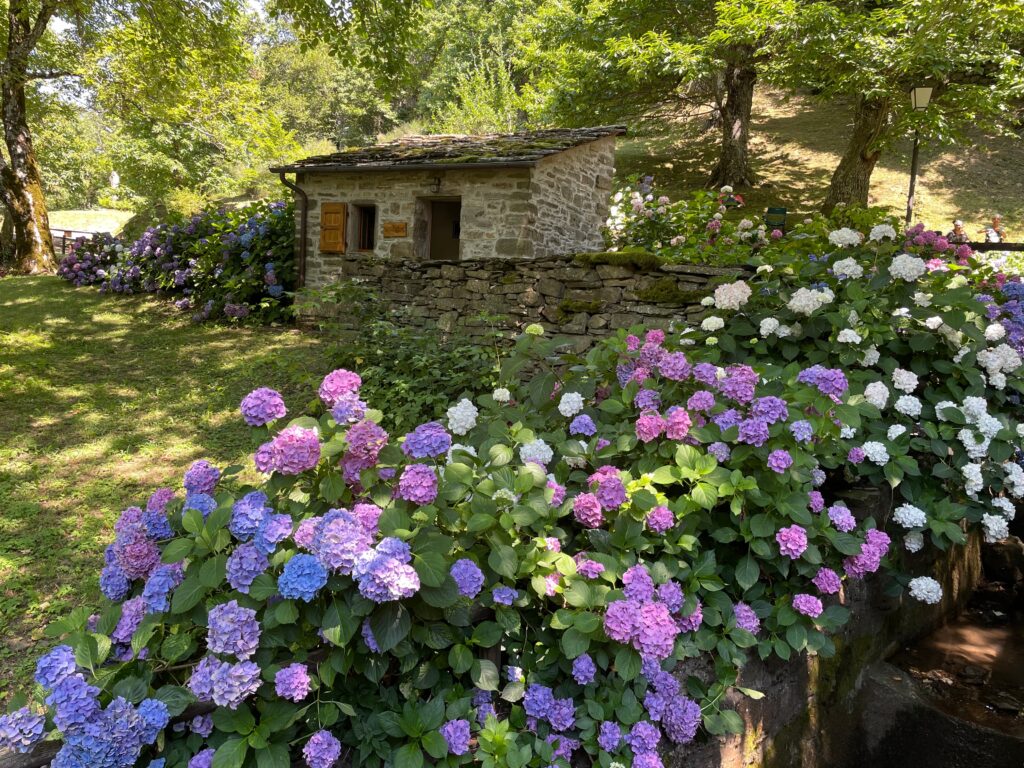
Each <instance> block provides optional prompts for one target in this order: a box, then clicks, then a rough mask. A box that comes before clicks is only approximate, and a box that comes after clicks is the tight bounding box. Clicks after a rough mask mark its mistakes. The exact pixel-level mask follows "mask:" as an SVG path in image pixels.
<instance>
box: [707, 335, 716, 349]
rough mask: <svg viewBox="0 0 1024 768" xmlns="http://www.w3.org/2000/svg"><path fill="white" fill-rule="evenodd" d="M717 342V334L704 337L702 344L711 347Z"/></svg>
mask: <svg viewBox="0 0 1024 768" xmlns="http://www.w3.org/2000/svg"><path fill="white" fill-rule="evenodd" d="M717 343H718V337H717V336H708V337H707V338H706V339H704V345H705V346H707V347H713V346H715V344H717Z"/></svg>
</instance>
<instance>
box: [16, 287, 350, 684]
mask: <svg viewBox="0 0 1024 768" xmlns="http://www.w3.org/2000/svg"><path fill="white" fill-rule="evenodd" d="M318 351H319V343H318V340H317V339H316V338H315V337H313V336H310V335H306V334H303V333H301V332H299V331H296V330H294V329H290V328H282V329H252V328H229V327H225V326H215V325H193V324H191V323H190V322H189V321H188V320H187V318H184V317H183V316H181V315H179V314H177V313H175V312H174V310H173V309H170V308H169V307H168V305H167V304H166V303H165V302H162V301H158V300H156V299H154V298H152V297H146V296H143V297H110V296H104V295H101V294H99V293H98V292H97V291H96V290H95V289H92V288H80V289H75V288H72V287H70V286H68V285H67V284H66V283H63V282H61V281H59V280H57V279H56V278H27V277H20V278H7V279H3V280H0V510H2V511H3V512H2V515H0V700H3V699H6V698H7V697H9V696H10V695H11V694H12V693H13V692H14V690H15V689H16V688H18V687H20V685H21V684H23V683H24V682H25V681H26V678H27V672H28V669H29V668H30V665H31V662H32V658H33V657H34V653H31V652H29V653H26V650H31V649H32V647H33V645H34V644H35V643H37V642H38V641H39V639H40V637H41V631H42V628H43V627H44V626H45V624H46V623H47V622H48V621H50V620H52V619H53V618H56V617H58V616H60V615H62V614H63V613H65V612H66V611H67V610H69V609H70V608H72V607H74V606H76V605H78V604H81V603H83V602H87V601H91V600H94V599H95V598H96V597H97V595H98V590H97V582H96V578H97V574H98V571H99V568H100V567H101V565H102V562H103V549H104V547H105V546H106V544H108V543H109V540H110V538H111V536H112V527H113V522H114V521H115V520H116V518H117V515H118V513H119V511H120V510H121V509H123V508H124V507H127V506H130V505H133V504H135V505H140V504H144V503H145V500H146V497H147V496H148V495H149V493H150V492H152V490H153V489H155V488H156V487H158V486H160V485H171V486H174V487H179V486H180V478H181V475H182V473H183V471H184V470H185V468H187V466H188V464H189V463H190V462H191V461H193V460H195V459H197V458H209V459H211V460H212V461H215V462H217V463H219V464H221V465H225V464H230V463H245V464H250V463H251V462H250V461H249V453H250V452H251V450H252V447H253V446H252V443H251V439H252V438H251V435H250V431H249V429H248V427H246V426H245V424H244V423H243V422H242V421H241V419H240V418H239V417H238V411H237V409H238V403H239V402H240V401H241V399H242V397H243V396H244V395H245V393H246V392H248V391H250V390H251V389H252V388H254V387H256V386H261V385H266V386H272V387H274V388H276V389H279V390H280V391H281V392H282V394H284V396H285V399H286V402H287V403H288V404H289V406H290V410H291V411H292V412H295V413H298V412H302V411H304V410H305V408H306V406H307V404H308V403H309V400H310V393H311V392H314V391H315V383H316V382H317V381H318V380H319V378H320V377H321V376H322V375H323V374H324V373H325V372H326V371H327V370H329V369H330V367H331V366H330V361H329V360H326V359H324V356H323V355H320V354H318Z"/></svg>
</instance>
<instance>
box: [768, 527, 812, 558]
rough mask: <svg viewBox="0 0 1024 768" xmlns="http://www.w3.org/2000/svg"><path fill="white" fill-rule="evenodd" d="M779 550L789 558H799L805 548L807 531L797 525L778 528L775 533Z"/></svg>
mask: <svg viewBox="0 0 1024 768" xmlns="http://www.w3.org/2000/svg"><path fill="white" fill-rule="evenodd" d="M775 541H777V542H778V544H779V552H780V553H781V554H783V555H785V556H786V557H788V558H790V559H791V560H796V559H797V558H799V557H800V556H801V555H802V554H803V553H804V551H805V550H806V549H807V531H805V530H804V529H803V528H802V527H801V526H799V525H791V526H789V527H787V528H781V529H779V531H778V533H776V534H775Z"/></svg>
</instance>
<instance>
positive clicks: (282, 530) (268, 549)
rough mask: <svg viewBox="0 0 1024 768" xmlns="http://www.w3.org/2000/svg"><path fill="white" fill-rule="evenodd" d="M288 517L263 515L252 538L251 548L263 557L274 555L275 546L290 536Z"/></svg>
mask: <svg viewBox="0 0 1024 768" xmlns="http://www.w3.org/2000/svg"><path fill="white" fill-rule="evenodd" d="M292 525H293V522H292V518H291V516H290V515H264V516H263V519H262V520H261V521H260V527H259V528H258V529H257V530H256V535H255V536H253V538H252V543H253V546H254V547H256V549H258V550H259V551H260V552H262V553H263V554H265V555H272V554H274V550H275V549H276V548H277V545H278V544H280V543H281V542H282V541H284V540H285V539H287V538H288V537H289V536H291V535H292Z"/></svg>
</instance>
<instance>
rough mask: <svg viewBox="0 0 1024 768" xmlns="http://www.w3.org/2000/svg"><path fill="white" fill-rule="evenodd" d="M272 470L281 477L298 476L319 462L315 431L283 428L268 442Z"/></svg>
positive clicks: (291, 427)
mask: <svg viewBox="0 0 1024 768" xmlns="http://www.w3.org/2000/svg"><path fill="white" fill-rule="evenodd" d="M270 450H271V453H272V455H273V468H274V469H275V470H276V471H278V472H280V473H281V474H282V475H298V474H301V473H303V472H305V471H306V470H307V469H312V468H313V467H315V466H316V465H317V462H319V461H320V436H319V435H318V434H317V431H316V430H315V429H305V428H304V427H300V426H298V425H292V426H290V427H285V428H284V429H282V430H281V431H280V432H278V433H277V435H276V436H275V437H274V439H273V440H271V442H270Z"/></svg>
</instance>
